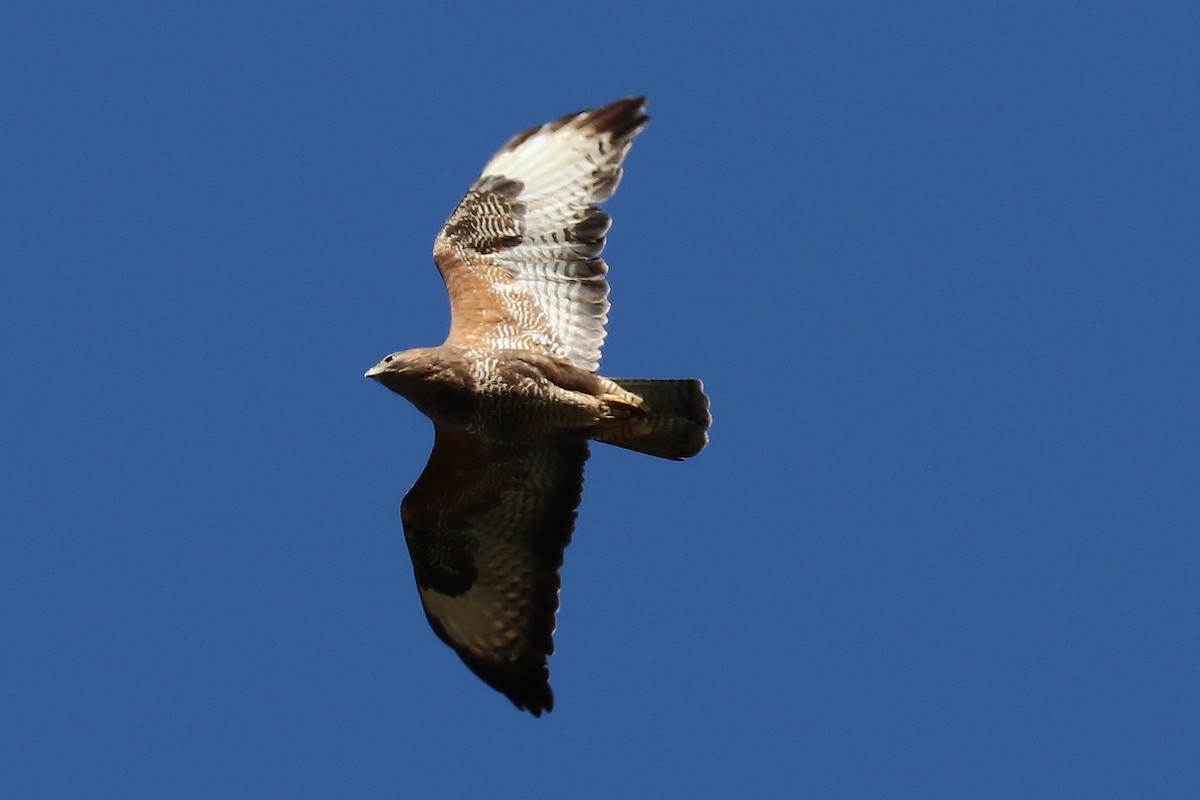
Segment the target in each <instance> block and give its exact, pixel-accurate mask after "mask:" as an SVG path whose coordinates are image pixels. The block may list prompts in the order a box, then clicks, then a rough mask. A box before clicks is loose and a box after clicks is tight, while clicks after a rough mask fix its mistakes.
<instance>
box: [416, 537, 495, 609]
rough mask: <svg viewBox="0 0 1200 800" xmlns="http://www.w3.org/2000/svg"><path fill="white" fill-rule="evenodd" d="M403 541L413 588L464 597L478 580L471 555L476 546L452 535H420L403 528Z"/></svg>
mask: <svg viewBox="0 0 1200 800" xmlns="http://www.w3.org/2000/svg"><path fill="white" fill-rule="evenodd" d="M404 539H405V541H406V542H407V544H408V552H409V555H410V556H411V557H412V563H413V575H414V576H415V577H416V579H417V585H418V586H420V587H421V588H423V589H433V590H434V591H436V592H441V593H442V594H444V595H447V596H449V597H457V596H458V595H460V594H463V593H465V592H466V591H467V590H469V589H470V588H471V587H472V586H473V585H475V579H476V578H478V577H479V571H478V570H477V569H476V568H475V551H476V549H478V547H479V543H478V542H477V541H475V540H474V539H473V538H471V537H470V536H466V535H464V534H461V533H458V532H456V531H439V532H433V531H422V530H419V529H417V528H416V526H411V529H410V526H408V525H406V526H405V528H404Z"/></svg>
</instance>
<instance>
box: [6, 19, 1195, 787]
mask: <svg viewBox="0 0 1200 800" xmlns="http://www.w3.org/2000/svg"><path fill="white" fill-rule="evenodd" d="M1198 8H1200V7H1198V6H1197V5H1196V4H1195V3H1183V2H1180V3H1136V4H1135V3H1111V2H1075V3H1065V2H1046V1H1045V0H1043V1H1041V2H981V3H952V2H924V3H884V2H875V3H857V2H844V0H839V1H838V2H804V3H799V4H793V3H773V2H767V3H762V4H753V3H739V4H729V5H715V4H695V3H642V2H626V1H625V0H613V1H612V2H606V3H552V4H544V5H541V4H530V3H512V4H500V3H497V4H491V3H486V4H485V3H460V4H450V3H439V4H424V5H421V6H413V5H409V4H403V3H395V2H387V3H384V2H380V3H373V4H371V3H356V2H345V3H339V4H333V3H330V4H310V3H304V4H284V3H278V4H264V3H257V2H241V3H237V4H232V3H231V4H209V3H144V4H130V3H121V2H115V3H86V4H84V3H80V4H78V5H75V4H69V3H22V2H10V3H6V4H4V8H3V10H0V70H2V73H0V408H2V409H3V413H2V414H0V470H2V479H3V482H2V484H0V485H2V487H3V495H4V499H3V502H2V503H0V796H3V797H6V798H8V797H11V798H35V797H39V798H40V797H47V798H83V797H98V798H110V797H111V798H142V797H145V798H188V797H215V798H230V797H252V798H300V797H314V798H318V797H322V798H323V797H354V798H375V797H378V798H387V797H419V796H425V797H447V798H448V797H485V796H486V797H494V798H509V797H512V798H517V797H520V798H528V797H531V796H533V797H580V798H591V797H595V798H614V797H619V798H624V797H629V798H636V797H735V796H736V797H822V798H823V797H829V798H872V799H875V798H891V797H901V798H907V797H911V798H964V797H970V798H1004V799H1005V800H1009V799H1011V798H1063V797H1079V798H1089V799H1092V798H1106V797H1111V798H1128V797H1153V798H1174V797H1179V798H1183V797H1194V796H1195V794H1194V792H1195V791H1196V786H1197V785H1200V757H1198V756H1197V753H1198V752H1200V666H1198V665H1200V636H1198V633H1197V631H1198V630H1200V588H1198V587H1200V539H1198V536H1197V533H1198V528H1200V498H1198V494H1200V436H1198V433H1200V430H1198V427H1200V424H1198V422H1197V420H1198V414H1197V398H1198V397H1200V370H1198V365H1200V327H1198V323H1197V308H1198V306H1200V236H1198V233H1197V231H1198V227H1197V222H1198V221H1200V200H1198V198H1200V169H1198V166H1200V164H1198V161H1200V156H1198V152H1200V148H1198V135H1200V134H1198V131H1200V79H1198V76H1200V63H1198V59H1197V36H1198V31H1200V10H1198ZM629 94H646V95H648V96H649V98H650V105H649V113H650V115H651V117H652V118H653V121H652V122H651V123H650V125H649V127H648V128H647V129H646V130H645V131H644V132H643V133H642V135H641V136H640V137H639V139H638V141H637V143H636V144H635V146H634V148H633V151H632V153H631V154H630V156H629V159H628V161H627V162H626V173H625V179H624V181H623V182H622V184H621V188H620V191H618V193H617V194H616V196H615V197H614V198H613V199H612V200H611V201H610V202H609V203H608V206H607V210H608V211H609V212H610V213H611V214H612V216H613V218H614V221H615V222H614V226H613V229H612V231H611V233H610V238H609V247H608V249H607V250H606V252H605V255H606V258H607V260H608V261H609V264H610V267H611V272H610V279H611V283H612V287H613V288H612V296H611V299H612V302H613V310H612V313H611V317H610V325H609V338H608V344H607V345H606V349H605V358H604V362H603V364H602V367H603V369H604V371H605V372H606V373H607V374H610V375H616V376H645V377H686V376H696V377H701V378H703V379H704V381H705V384H706V386H707V388H708V390H709V392H710V393H711V395H712V401H713V414H714V418H715V422H714V425H713V428H712V443H711V445H710V446H709V448H708V449H707V450H706V451H705V452H704V453H702V454H701V456H700V457H698V458H696V459H694V460H693V461H690V462H686V463H682V464H676V463H669V462H665V461H659V460H655V459H651V458H646V457H642V456H638V455H636V454H633V453H627V452H622V451H617V450H613V449H611V448H605V447H599V446H597V447H596V448H594V454H593V457H592V459H591V461H590V462H589V465H588V471H587V485H586V489H585V495H584V501H583V505H582V507H581V510H580V518H579V524H578V526H577V529H576V534H575V539H574V542H573V544H572V545H571V547H570V548H569V549H568V551H567V557H566V565H565V567H564V569H563V591H562V595H561V600H562V611H561V613H560V615H559V620H558V622H559V628H558V634H557V644H558V652H557V654H556V655H555V656H554V657H553V658H552V659H551V672H552V683H553V685H554V688H555V692H556V695H557V705H556V708H555V710H554V712H553V713H551V714H549V715H547V716H544V717H543V718H541V719H533V718H532V717H530V716H529V715H527V714H522V713H519V712H518V711H516V710H515V709H514V708H513V707H512V706H511V705H510V704H509V702H508V701H507V700H505V699H504V698H503V697H502V696H501V695H499V694H497V693H496V692H494V691H492V690H491V689H489V688H487V687H486V686H484V685H483V684H482V683H481V682H480V681H478V680H477V679H476V678H475V677H474V676H472V675H471V674H470V673H469V672H468V671H467V670H466V669H465V668H464V667H463V666H462V665H461V664H460V663H459V662H458V660H457V658H456V657H455V656H454V654H453V653H452V652H451V651H450V650H449V649H447V648H446V647H445V646H443V645H442V644H441V643H440V642H439V641H437V639H436V638H435V636H434V635H433V633H432V632H431V631H430V630H429V629H428V626H427V625H426V622H425V620H424V618H423V616H422V614H421V611H420V607H419V604H418V601H417V597H416V591H415V588H414V585H413V582H412V576H411V571H410V566H409V562H408V556H407V553H406V551H405V548H404V542H403V538H402V535H401V529H400V523H399V519H398V516H397V507H398V505H399V502H400V499H401V497H402V496H403V494H404V492H405V491H406V490H407V489H408V487H409V486H410V485H411V483H412V481H413V480H414V479H415V478H416V476H417V475H418V473H419V472H420V470H421V467H422V466H423V464H424V462H425V458H426V455H427V453H428V449H429V444H430V440H431V428H430V425H429V423H428V422H427V420H425V418H424V417H422V416H420V415H419V414H418V413H417V412H416V411H415V410H413V409H412V408H411V407H410V406H409V405H408V404H407V403H405V402H404V401H403V400H402V399H400V398H399V397H396V396H394V395H391V394H390V393H388V392H387V391H385V390H384V389H382V388H381V387H379V386H377V385H375V384H373V383H371V382H370V381H367V380H364V379H363V377H362V373H363V371H364V370H365V369H366V368H367V367H368V366H370V365H371V364H373V363H374V362H375V361H376V360H377V359H378V358H380V357H381V356H382V355H384V354H385V353H387V352H390V351H392V350H397V349H401V348H403V347H409V346H417V345H426V344H436V343H438V342H440V341H441V339H442V337H443V336H444V334H445V330H446V325H447V306H446V300H445V296H444V293H443V290H442V287H441V284H440V280H439V278H438V276H437V273H436V271H435V269H434V268H433V266H432V262H431V260H430V255H429V253H430V246H431V243H432V240H433V236H434V234H435V233H436V232H437V230H438V228H439V227H440V225H441V223H442V222H443V220H444V219H445V217H446V216H447V214H448V213H449V212H450V210H451V209H452V208H453V207H454V204H455V203H456V202H457V201H458V199H459V197H460V196H461V194H462V192H463V191H464V190H465V188H466V187H467V185H468V184H469V183H470V181H471V180H472V179H473V178H474V177H475V175H476V174H477V173H478V170H479V169H480V167H481V166H482V165H483V163H484V162H485V161H486V160H487V158H488V157H489V156H490V155H491V153H492V152H493V150H494V149H495V148H496V147H497V146H499V145H500V144H501V143H502V142H503V141H505V139H507V138H508V137H509V136H510V135H512V134H514V133H516V132H517V131H519V130H521V129H523V128H525V127H528V126H530V125H534V124H538V123H541V122H544V121H547V120H549V119H552V118H554V117H556V116H559V115H561V114H563V113H566V112H568V111H573V110H577V109H580V108H585V107H588V106H593V105H599V104H601V103H604V102H607V101H610V100H612V99H615V98H617V97H620V96H623V95H629Z"/></svg>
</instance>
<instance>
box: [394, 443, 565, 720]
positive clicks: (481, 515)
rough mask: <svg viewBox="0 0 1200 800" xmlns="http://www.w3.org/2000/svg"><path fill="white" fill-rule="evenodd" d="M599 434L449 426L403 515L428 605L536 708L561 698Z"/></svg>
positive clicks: (487, 677)
mask: <svg viewBox="0 0 1200 800" xmlns="http://www.w3.org/2000/svg"><path fill="white" fill-rule="evenodd" d="M587 457H588V447H587V441H586V440H584V439H582V438H579V437H578V436H576V435H574V434H571V435H566V434H563V435H557V436H554V437H547V438H540V439H539V438H533V439H522V440H519V441H497V440H494V439H490V438H485V437H480V436H473V435H468V434H464V433H461V432H457V431H452V430H449V429H443V428H439V429H438V430H437V432H436V438H435V440H434V446H433V452H432V453H431V454H430V456H429V462H428V463H427V464H426V465H425V470H424V471H423V472H422V473H421V477H420V478H418V479H417V482H416V484H415V485H414V486H413V488H412V489H411V490H410V491H409V493H408V495H407V496H406V497H405V498H404V502H403V504H402V505H401V507H400V515H401V518H402V519H403V522H404V538H405V540H406V541H407V543H408V550H409V555H410V556H412V562H413V573H414V575H415V577H416V580H417V589H418V591H419V593H420V595H421V604H422V605H423V606H424V609H425V615H426V617H427V618H428V619H429V624H430V625H431V626H432V627H433V630H434V631H435V632H436V633H437V635H438V636H439V637H440V638H441V639H442V641H444V642H445V643H446V644H448V645H450V647H452V648H453V649H454V651H455V652H456V653H458V655H459V657H460V658H462V660H463V662H464V663H465V664H466V665H467V666H468V667H470V669H471V671H472V672H474V673H475V674H476V675H478V676H479V677H480V678H482V679H483V680H484V681H485V682H486V683H487V684H488V685H490V686H491V687H493V688H494V689H497V690H498V691H500V692H502V693H503V694H505V695H506V696H507V697H508V698H509V699H510V700H511V701H512V702H513V703H514V704H516V706H517V707H518V708H520V709H527V710H529V711H530V712H532V713H533V714H534V715H535V716H540V715H541V713H542V712H543V711H549V710H550V709H551V708H553V705H554V696H553V694H552V693H551V691H550V685H549V677H550V672H549V669H548V667H547V664H546V660H547V656H549V655H550V653H552V652H553V651H554V641H553V638H552V637H553V633H554V615H555V612H557V610H558V588H559V578H558V568H559V567H560V566H561V565H562V560H563V550H564V549H565V548H566V546H567V543H568V542H569V541H570V539H571V532H572V530H573V528H574V524H575V509H576V508H577V507H578V505H579V500H580V494H581V492H582V489H583V465H584V462H585V461H586V460H587Z"/></svg>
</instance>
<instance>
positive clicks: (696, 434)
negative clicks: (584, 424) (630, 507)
mask: <svg viewBox="0 0 1200 800" xmlns="http://www.w3.org/2000/svg"><path fill="white" fill-rule="evenodd" d="M611 380H612V381H613V383H615V384H617V385H618V386H620V387H621V388H622V389H624V390H626V391H628V392H632V393H634V394H636V395H637V396H638V397H640V398H642V400H643V401H644V403H645V409H644V411H643V412H642V413H637V414H634V415H632V416H630V417H628V418H626V419H621V420H616V421H613V422H611V423H608V424H606V425H604V426H603V427H602V428H600V429H599V430H597V431H596V432H595V433H594V434H593V438H595V440H596V441H598V442H604V443H605V444H612V445H616V446H617V447H624V448H625V449H627V450H636V451H637V452H639V453H646V454H648V455H652V456H658V457H659V458H669V459H671V460H672V461H681V460H683V459H685V458H690V457H691V456H694V455H696V453H699V452H700V451H701V450H702V449H704V445H706V444H708V426H709V424H711V423H712V417H711V416H710V415H709V413H708V396H707V395H705V394H704V384H702V383H701V382H700V381H698V380H695V379H692V378H687V379H683V380H649V379H642V378H612V379H611Z"/></svg>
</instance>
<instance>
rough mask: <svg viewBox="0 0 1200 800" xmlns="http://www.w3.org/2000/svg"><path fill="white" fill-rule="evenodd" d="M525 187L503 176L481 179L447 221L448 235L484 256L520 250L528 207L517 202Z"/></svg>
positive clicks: (446, 233)
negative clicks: (506, 249) (515, 249)
mask: <svg viewBox="0 0 1200 800" xmlns="http://www.w3.org/2000/svg"><path fill="white" fill-rule="evenodd" d="M524 188H525V184H523V183H521V181H516V180H512V179H511V178H506V177H504V176H503V175H485V176H483V177H481V178H480V179H479V180H477V181H475V183H474V185H472V186H471V188H470V189H468V190H467V194H466V196H465V197H464V198H463V199H462V201H461V202H460V203H459V204H458V208H456V209H454V213H453V214H451V215H450V219H448V220H446V226H445V229H444V233H445V235H446V236H447V237H448V238H449V239H451V240H452V241H454V242H456V243H457V244H459V245H460V246H462V247H465V248H468V249H470V250H474V251H475V252H477V253H481V254H488V253H494V252H496V251H497V250H503V249H505V248H507V247H516V246H517V245H519V244H520V243H521V241H522V235H523V233H524V230H525V206H524V205H523V204H521V203H519V202H518V201H517V199H516V198H517V195H519V194H520V193H521V190H522V189H524Z"/></svg>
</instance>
